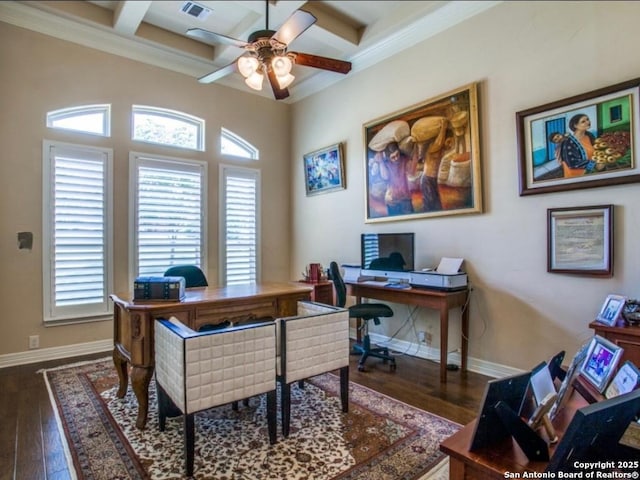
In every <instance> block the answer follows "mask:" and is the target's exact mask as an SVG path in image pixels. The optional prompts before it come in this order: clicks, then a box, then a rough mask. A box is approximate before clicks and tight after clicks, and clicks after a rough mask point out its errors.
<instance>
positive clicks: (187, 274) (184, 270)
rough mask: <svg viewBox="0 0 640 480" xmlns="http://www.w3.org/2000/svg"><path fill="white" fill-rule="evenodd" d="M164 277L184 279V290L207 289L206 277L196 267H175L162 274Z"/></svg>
mask: <svg viewBox="0 0 640 480" xmlns="http://www.w3.org/2000/svg"><path fill="white" fill-rule="evenodd" d="M164 276H165V277H184V283H185V285H184V286H185V288H191V287H208V286H209V284H208V283H207V277H206V276H205V274H204V272H203V271H202V270H201V269H200V267H198V266H196V265H175V266H173V267H169V269H168V270H167V271H166V272H164Z"/></svg>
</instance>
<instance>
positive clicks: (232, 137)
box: [220, 127, 260, 160]
mask: <svg viewBox="0 0 640 480" xmlns="http://www.w3.org/2000/svg"><path fill="white" fill-rule="evenodd" d="M225 141H227V142H229V143H232V144H234V145H236V146H237V147H238V148H240V149H241V150H244V151H245V152H247V154H248V155H247V156H245V155H234V154H232V153H225V152H223V151H222V143H223V142H225ZM220 155H224V156H225V157H232V158H241V159H244V160H260V150H258V148H257V147H255V146H254V145H252V144H251V143H250V142H248V141H247V140H245V139H244V138H242V137H241V136H240V135H238V134H237V133H234V132H232V131H231V130H229V129H227V128H224V127H221V128H220Z"/></svg>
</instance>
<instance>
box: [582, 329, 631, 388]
mask: <svg viewBox="0 0 640 480" xmlns="http://www.w3.org/2000/svg"><path fill="white" fill-rule="evenodd" d="M622 351H623V350H622V347H619V346H618V345H616V344H615V343H613V342H610V341H609V340H607V339H606V338H604V337H601V336H600V335H594V336H593V338H592V339H591V343H590V344H589V350H588V353H587V357H586V358H585V360H584V363H583V364H582V366H581V367H580V375H581V376H582V377H583V378H584V379H585V380H587V381H588V382H589V383H590V384H591V385H593V386H594V387H595V388H596V390H598V392H600V393H602V392H604V390H605V388H607V385H608V384H609V380H610V379H611V376H612V375H613V373H614V372H615V371H616V366H617V365H618V361H619V360H620V357H621V355H622Z"/></svg>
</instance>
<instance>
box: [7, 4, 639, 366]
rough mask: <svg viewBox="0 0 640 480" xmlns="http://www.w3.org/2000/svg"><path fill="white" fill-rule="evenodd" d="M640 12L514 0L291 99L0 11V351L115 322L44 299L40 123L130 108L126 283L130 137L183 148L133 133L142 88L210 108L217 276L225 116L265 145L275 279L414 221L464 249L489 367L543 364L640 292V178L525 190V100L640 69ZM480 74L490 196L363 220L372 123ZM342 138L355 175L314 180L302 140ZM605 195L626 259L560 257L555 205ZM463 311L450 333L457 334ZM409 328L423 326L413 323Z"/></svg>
mask: <svg viewBox="0 0 640 480" xmlns="http://www.w3.org/2000/svg"><path fill="white" fill-rule="evenodd" d="M639 16H640V3H638V2H606V3H605V2H571V3H565V2H506V3H504V4H501V5H499V6H497V7H494V8H492V9H491V10H489V11H487V12H485V13H483V14H481V15H479V16H477V17H475V18H472V19H471V20H468V21H466V22H464V23H463V24H461V25H458V26H457V27H454V28H453V29H451V30H449V31H446V32H444V33H441V34H439V35H437V36H435V37H433V38H432V39H430V40H427V41H426V42H424V43H421V44H418V45H416V46H414V47H412V48H411V49H410V50H408V51H405V52H402V53H400V54H398V55H397V56H395V57H393V58H390V59H388V60H385V61H383V62H382V63H381V64H379V65H376V66H373V67H370V68H369V69H367V70H365V71H362V72H358V73H354V74H349V76H348V77H347V78H345V79H344V81H342V82H340V83H338V84H337V85H335V86H333V87H331V88H330V89H328V90H327V91H325V92H321V93H320V94H317V95H315V96H313V97H309V98H307V99H305V100H303V101H301V102H299V103H297V104H295V105H293V106H292V107H291V106H289V105H286V104H282V103H277V102H274V101H271V100H268V99H262V98H259V97H256V96H253V95H249V94H245V93H243V92H241V91H239V90H234V89H227V88H224V87H221V86H218V85H208V86H202V85H199V84H198V83H197V82H195V80H194V79H193V78H191V77H186V76H184V75H180V74H176V73H172V72H168V71H165V70H161V69H158V68H155V67H151V66H147V65H142V64H139V63H136V62H133V61H129V60H124V59H122V58H119V57H116V56H112V55H108V54H104V53H101V52H97V51H94V50H89V49H85V48H82V47H79V46H77V45H74V44H70V43H66V42H63V41H59V40H55V39H52V38H49V37H45V36H41V35H38V34H34V33H32V32H28V31H26V30H22V29H19V28H16V27H12V26H9V25H7V24H4V23H0V86H1V87H2V92H1V93H0V140H1V145H2V150H1V152H2V158H1V160H0V185H1V188H0V232H1V233H2V235H1V238H0V261H1V262H2V265H3V267H4V276H3V280H2V285H1V288H0V292H1V293H0V302H2V303H1V305H2V306H3V320H2V325H3V329H2V335H1V336H0V358H1V357H2V355H8V354H13V353H14V352H24V351H26V350H27V337H28V336H29V335H36V334H37V335H40V337H41V345H42V347H43V348H46V347H59V346H64V345H74V344H80V343H85V342H91V341H97V340H107V341H108V340H109V339H110V338H111V328H112V327H111V323H110V322H102V323H98V324H88V325H80V326H73V327H71V326H65V327H51V328H44V327H43V326H42V312H41V311H42V302H41V295H42V293H41V292H42V281H41V272H42V269H41V264H42V257H41V255H42V251H41V246H40V245H41V244H40V242H41V221H42V220H41V202H42V200H41V161H42V160H41V149H42V146H41V145H42V139H43V138H50V139H54V140H62V141H69V142H80V141H81V140H82V139H81V138H80V137H78V136H74V135H71V134H68V135H61V134H59V133H55V132H52V131H49V130H47V129H46V128H45V127H44V114H45V112H46V111H48V110H51V109H57V108H62V107H65V106H69V105H71V104H83V103H95V102H110V103H112V104H113V115H114V118H115V119H116V120H115V122H114V128H113V138H112V139H102V140H96V142H97V144H99V145H102V146H110V147H112V148H113V149H114V155H115V179H116V185H115V199H116V201H115V209H114V214H115V225H116V232H115V255H116V283H117V289H119V290H122V289H127V288H128V286H127V275H128V243H127V236H128V229H127V222H128V217H127V215H128V210H127V209H128V205H127V198H128V193H127V192H128V173H127V171H128V152H129V151H130V150H136V151H141V150H142V151H144V150H146V151H150V152H152V153H160V154H166V155H173V154H174V152H173V151H172V150H166V149H160V148H152V147H146V148H145V147H141V146H140V145H133V143H132V142H131V141H130V140H129V139H128V137H129V133H128V132H129V124H128V120H127V118H128V117H127V112H128V109H129V107H130V105H131V103H141V104H150V105H161V106H166V107H168V108H173V109H176V110H181V111H186V112H190V113H193V114H195V115H198V116H201V117H203V118H205V119H206V120H207V146H208V153H206V154H194V155H193V158H198V159H205V160H207V161H209V162H210V169H209V178H210V182H209V187H210V190H209V194H210V195H209V235H210V244H209V257H210V261H209V272H208V274H209V277H210V278H216V277H217V248H218V242H217V235H218V230H217V216H218V212H217V209H218V204H217V195H216V192H217V180H218V169H217V166H218V163H219V162H220V161H221V159H220V158H219V156H218V155H217V154H216V153H215V150H216V149H217V144H216V143H215V139H216V138H217V134H218V132H219V127H220V126H221V125H224V126H225V127H227V128H230V129H231V130H233V131H234V132H236V133H238V134H240V135H242V136H244V137H246V138H247V139H249V140H250V141H252V142H253V143H254V144H255V145H256V146H257V147H258V148H259V149H260V151H261V161H260V162H259V167H260V168H261V170H262V180H263V191H262V198H263V201H264V209H263V214H264V217H263V224H262V226H263V228H262V236H263V245H264V252H268V255H267V254H265V255H264V257H263V261H262V268H263V271H264V274H265V278H266V279H275V280H284V279H290V278H297V276H298V275H299V272H300V271H301V270H302V269H303V267H304V265H305V264H306V263H309V262H311V261H318V262H322V263H323V264H324V265H328V263H329V261H331V260H334V259H335V260H337V261H338V262H340V263H342V262H354V261H355V262H357V261H358V259H359V236H360V233H362V232H392V231H413V232H415V233H416V237H417V244H418V255H417V256H418V258H417V265H418V266H419V267H421V266H431V265H434V264H435V263H437V261H438V260H439V258H440V257H442V256H461V257H464V258H465V259H466V269H467V271H468V272H469V277H470V280H471V283H472V286H473V289H474V290H473V294H472V297H471V304H470V308H471V310H470V311H471V324H472V326H471V338H470V345H471V356H472V357H473V361H474V362H473V363H474V365H475V366H476V367H477V366H480V367H482V366H483V365H484V364H485V363H486V364H488V365H494V364H497V365H504V366H506V367H513V368H529V367H531V366H532V365H534V364H536V363H537V362H538V361H539V360H540V359H542V358H546V357H548V356H550V355H551V354H553V353H555V352H556V351H558V350H560V349H565V350H567V351H568V353H569V355H572V354H573V352H574V351H575V349H576V348H577V345H578V344H579V343H580V342H581V341H582V340H583V339H586V338H587V337H588V336H590V335H591V334H592V332H591V331H590V330H589V329H588V327H587V325H588V323H589V321H590V320H592V319H593V318H594V316H595V315H596V313H597V312H598V310H599V308H600V306H601V304H602V302H603V300H604V297H605V296H606V295H607V294H608V293H619V294H623V295H628V296H632V297H636V296H640V295H639V294H638V284H639V283H640V282H639V280H640V279H639V277H640V269H639V268H638V266H639V263H640V262H639V260H640V253H639V251H638V249H637V247H636V239H637V238H640V231H639V230H640V222H639V221H638V217H639V213H638V212H639V210H638V209H637V205H636V204H637V200H636V199H637V198H638V193H637V191H638V186H637V184H636V185H633V184H631V185H621V186H614V187H605V188H596V189H585V190H577V191H572V192H562V193H556V194H544V195H533V196H529V197H520V196H518V168H517V166H518V160H517V154H516V151H517V150H516V133H515V112H516V111H519V110H523V109H526V108H530V107H533V106H537V105H541V104H544V103H547V102H550V101H554V100H558V99H562V98H566V97H568V96H571V95H575V94H578V93H582V92H586V91H589V90H593V89H596V88H599V87H603V86H607V85H611V84H614V83H618V82H621V81H623V80H626V79H630V78H635V77H638V76H640V75H639V74H638V72H639V71H640V68H639V67H640V60H639V59H638V55H637V52H636V50H637V48H636V46H637V44H638V43H639V42H640V32H639V31H638V29H637V26H636V23H637V21H636V19H637V18H639ZM470 82H480V91H479V93H480V112H481V113H480V117H481V142H482V161H483V166H482V174H483V178H482V183H483V188H484V204H485V213H483V214H478V215H467V216H449V217H440V218H430V219H422V220H416V221H407V222H388V223H378V224H366V223H365V222H364V188H363V183H364V172H363V162H364V154H363V151H364V150H363V141H362V137H363V134H362V125H363V124H364V123H366V122H368V121H370V120H372V119H375V118H378V117H381V116H384V115H387V114H390V113H392V112H394V111H397V110H400V109H403V108H405V107H407V106H409V105H413V104H416V103H420V102H422V101H424V100H427V99H429V98H431V97H434V96H437V95H440V94H441V93H443V92H447V91H449V90H451V89H454V88H457V87H459V86H462V85H466V84H468V83H470ZM289 133H290V135H289ZM288 139H290V142H291V143H290V144H289V142H288V141H287V140H288ZM283 140H284V141H283ZM336 142H344V143H345V153H346V170H347V172H346V173H347V189H346V190H344V191H340V192H335V193H330V194H326V195H318V196H314V197H306V196H305V192H304V181H303V170H302V155H303V154H304V153H307V152H310V151H313V150H315V149H318V148H321V147H324V146H327V145H331V144H333V143H336ZM213 145H216V148H213V147H212V146H213ZM290 171H291V172H292V173H289V172H290ZM289 186H290V187H291V188H288V187H289ZM608 203H612V204H615V206H616V214H615V257H616V259H615V276H614V277H613V278H612V279H590V278H581V277H573V276H568V275H558V274H553V275H552V274H548V273H547V272H546V211H547V208H555V207H571V206H582V205H598V204H608ZM291 222H292V225H291ZM19 231H33V232H34V234H35V245H34V249H33V251H31V252H27V251H24V250H21V251H19V250H18V249H17V242H16V233H17V232H19ZM291 232H292V233H291ZM290 252H293V253H292V254H291V253H290ZM393 308H394V310H395V311H396V317H395V318H394V319H392V320H391V321H389V322H385V323H384V324H383V326H382V327H376V331H377V332H379V333H382V334H391V333H393V332H395V331H396V330H397V329H398V328H399V327H400V326H401V325H402V324H403V322H404V320H405V319H406V318H407V316H408V315H409V309H408V308H407V307H406V306H403V305H393ZM414 316H415V317H416V320H415V325H416V328H417V329H420V330H422V329H427V330H429V329H430V330H432V331H433V332H434V338H437V330H438V325H437V317H436V315H435V314H434V313H433V312H428V311H422V310H420V311H418V312H416V314H415V315H414ZM458 318H459V316H458V315H457V314H454V315H452V339H451V343H450V349H454V348H456V347H457V346H458V344H457V342H456V340H455V333H457V331H458V330H457V329H458V328H459V327H458V325H459V322H458ZM399 338H401V339H405V340H406V341H411V340H414V338H413V334H412V333H411V332H410V329H409V328H408V327H407V326H405V327H403V328H402V330H400V333H399Z"/></svg>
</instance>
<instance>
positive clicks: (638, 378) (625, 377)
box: [604, 360, 640, 398]
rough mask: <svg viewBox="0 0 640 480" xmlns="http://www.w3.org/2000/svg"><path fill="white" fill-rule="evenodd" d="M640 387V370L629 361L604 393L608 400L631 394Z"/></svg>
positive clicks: (619, 370) (623, 365)
mask: <svg viewBox="0 0 640 480" xmlns="http://www.w3.org/2000/svg"><path fill="white" fill-rule="evenodd" d="M638 385H640V370H638V367H636V366H635V365H634V364H633V363H631V362H630V361H629V360H627V361H626V362H624V363H623V364H622V366H621V367H620V368H619V369H618V372H617V373H616V376H615V377H613V380H611V383H610V384H609V386H608V387H607V389H606V390H605V392H604V396H605V397H607V398H613V397H617V396H618V395H622V394H624V393H629V392H631V391H633V390H635V389H636V388H638Z"/></svg>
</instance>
